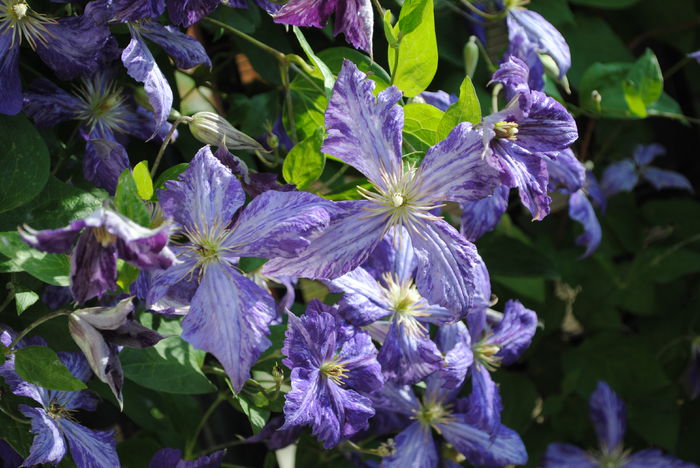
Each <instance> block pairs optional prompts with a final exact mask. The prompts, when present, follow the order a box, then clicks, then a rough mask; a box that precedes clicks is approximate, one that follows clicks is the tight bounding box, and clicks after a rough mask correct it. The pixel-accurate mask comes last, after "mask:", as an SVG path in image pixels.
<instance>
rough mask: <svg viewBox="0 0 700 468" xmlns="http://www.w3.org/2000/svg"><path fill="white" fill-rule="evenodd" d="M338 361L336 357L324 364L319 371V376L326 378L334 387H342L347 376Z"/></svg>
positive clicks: (343, 367)
mask: <svg viewBox="0 0 700 468" xmlns="http://www.w3.org/2000/svg"><path fill="white" fill-rule="evenodd" d="M338 359H339V357H338V356H336V357H334V358H333V359H332V360H330V361H326V362H324V363H323V364H321V367H320V369H319V370H320V372H321V375H324V376H326V377H328V378H329V379H331V380H332V381H333V382H335V384H336V385H343V383H344V382H343V381H344V379H345V378H346V377H347V376H348V370H347V369H346V368H345V366H344V365H343V363H341V362H339V360H338Z"/></svg>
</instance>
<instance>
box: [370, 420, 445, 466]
mask: <svg viewBox="0 0 700 468" xmlns="http://www.w3.org/2000/svg"><path fill="white" fill-rule="evenodd" d="M394 443H395V444H396V449H395V450H394V453H393V454H392V455H391V456H390V457H386V458H384V460H382V465H381V466H382V468H404V467H420V468H436V467H437V466H438V460H439V459H438V452H437V449H436V447H435V441H434V440H433V435H432V433H431V430H430V427H426V426H423V425H422V424H421V423H420V422H418V421H416V422H414V423H412V424H411V425H410V426H408V427H407V428H406V429H404V430H403V431H401V433H399V435H397V436H396V439H395V441H394Z"/></svg>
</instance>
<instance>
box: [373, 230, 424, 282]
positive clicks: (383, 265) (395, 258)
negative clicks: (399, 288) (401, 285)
mask: <svg viewBox="0 0 700 468" xmlns="http://www.w3.org/2000/svg"><path fill="white" fill-rule="evenodd" d="M362 266H363V268H364V269H365V270H367V272H369V273H370V274H371V275H372V276H374V278H377V279H379V278H381V277H382V275H383V274H384V273H391V274H394V275H396V276H397V278H398V280H399V281H406V280H409V279H413V276H414V274H415V271H416V256H415V254H414V252H413V244H412V243H411V236H409V235H408V231H407V230H406V228H404V227H403V226H396V227H392V228H391V229H389V231H388V232H387V234H386V235H385V236H384V238H383V239H382V240H381V241H380V242H379V244H378V245H377V248H376V249H374V252H372V255H370V256H369V258H368V259H367V261H366V262H365V263H364V264H363V265H362Z"/></svg>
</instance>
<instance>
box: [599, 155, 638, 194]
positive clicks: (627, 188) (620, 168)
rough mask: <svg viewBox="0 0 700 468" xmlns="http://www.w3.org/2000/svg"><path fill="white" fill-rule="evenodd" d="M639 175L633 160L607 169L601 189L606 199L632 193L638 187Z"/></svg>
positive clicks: (624, 161) (619, 162) (623, 161)
mask: <svg viewBox="0 0 700 468" xmlns="http://www.w3.org/2000/svg"><path fill="white" fill-rule="evenodd" d="M638 180H639V175H638V174H637V168H636V167H635V165H634V162H632V160H631V159H623V160H622V161H618V162H616V163H613V164H611V165H609V166H608V167H606V168H605V171H604V172H603V179H602V180H601V182H600V184H601V189H602V190H603V194H604V195H605V196H606V197H610V196H612V195H615V194H616V193H618V192H631V191H632V189H633V188H634V187H635V186H636V185H637V181H638Z"/></svg>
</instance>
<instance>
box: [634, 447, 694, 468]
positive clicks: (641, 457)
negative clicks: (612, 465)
mask: <svg viewBox="0 0 700 468" xmlns="http://www.w3.org/2000/svg"><path fill="white" fill-rule="evenodd" d="M697 466H698V465H696V464H695V463H688V462H684V461H683V460H679V459H677V458H676V457H672V456H670V455H664V454H663V453H661V451H660V450H656V449H646V450H642V451H641V452H637V453H635V454H633V455H630V457H629V458H627V462H626V463H624V464H623V465H622V467H623V468H697Z"/></svg>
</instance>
